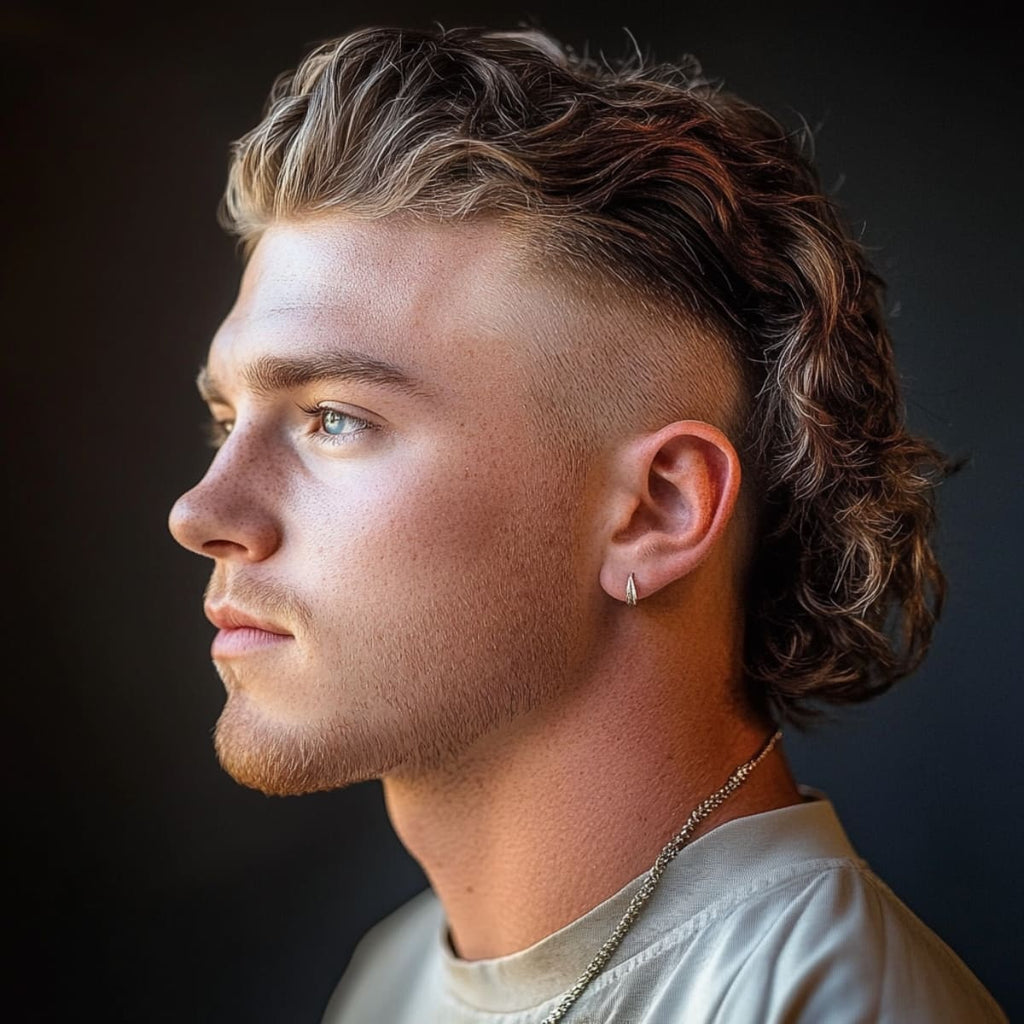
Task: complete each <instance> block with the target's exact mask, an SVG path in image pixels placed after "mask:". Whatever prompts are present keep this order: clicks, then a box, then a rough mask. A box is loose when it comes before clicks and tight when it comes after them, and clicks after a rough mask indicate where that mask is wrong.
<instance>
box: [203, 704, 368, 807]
mask: <svg viewBox="0 0 1024 1024" xmlns="http://www.w3.org/2000/svg"><path fill="white" fill-rule="evenodd" d="M213 745H214V749H215V750H216V752H217V759H218V761H220V765H221V767H222V768H223V769H224V770H225V771H226V772H227V773H228V775H230V776H231V777H232V778H233V779H234V780H235V781H236V782H238V783H240V784H241V785H243V786H247V787H248V788H249V789H256V790H259V792H261V793H265V794H266V795H267V796H300V795H302V794H303V793H319V792H323V791H324V790H330V789H342V788H344V787H345V786H350V785H353V784H354V783H356V782H363V781H365V780H366V779H371V778H378V777H379V776H380V774H381V771H379V770H377V766H375V765H374V766H371V765H370V764H368V763H366V760H365V759H358V761H357V760H356V759H353V758H352V757H351V753H350V751H346V748H347V747H351V742H349V743H345V742H344V740H343V739H342V738H341V737H340V736H339V735H338V733H337V730H334V729H331V728H330V727H329V726H327V725H325V724H323V723H318V725H316V726H304V727H301V728H300V727H297V726H295V725H293V724H283V723H281V722H277V721H274V720H271V719H268V718H267V717H266V716H264V715H262V714H261V713H260V712H259V711H258V710H257V709H256V708H255V707H254V706H253V705H252V703H251V702H249V701H247V700H245V699H244V698H241V697H240V696H239V695H238V694H234V695H232V696H231V697H229V698H228V702H227V704H226V705H225V707H224V710H223V711H222V712H221V715H220V718H219V719H218V720H217V727H216V729H215V730H214V736H213ZM346 753H349V756H348V757H346V756H345V754H346ZM359 761H362V762H363V763H362V764H360V763H358V762H359Z"/></svg>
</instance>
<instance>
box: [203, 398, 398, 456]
mask: <svg viewBox="0 0 1024 1024" xmlns="http://www.w3.org/2000/svg"><path fill="white" fill-rule="evenodd" d="M299 408H300V409H301V410H302V411H303V412H304V413H305V414H306V415H307V416H308V417H309V418H310V419H313V420H317V421H319V422H320V429H319V430H317V431H316V432H315V433H314V434H312V435H311V436H313V437H315V438H316V440H317V443H318V444H324V445H328V446H334V445H339V444H347V443H348V442H349V441H354V440H355V439H356V438H357V437H359V435H361V434H363V433H365V432H366V431H369V430H380V427H378V426H377V424H376V423H371V422H370V421H369V420H364V419H363V418H362V417H361V416H353V415H352V414H351V413H347V412H342V411H341V410H340V409H335V408H334V407H333V406H329V405H309V406H307V405H300V406H299ZM329 412H334V413H337V415H339V416H342V417H344V418H345V419H347V420H351V421H352V422H353V423H357V424H359V429H358V430H354V431H352V432H351V433H349V434H328V433H327V432H326V431H325V430H323V417H324V415H325V414H326V413H329ZM233 428H234V420H207V422H206V435H207V442H208V443H209V444H210V446H211V447H212V448H220V447H221V445H223V444H224V442H225V441H226V440H227V439H228V437H229V436H230V435H231V431H232V429H233Z"/></svg>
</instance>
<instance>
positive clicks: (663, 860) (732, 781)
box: [541, 729, 782, 1024]
mask: <svg viewBox="0 0 1024 1024" xmlns="http://www.w3.org/2000/svg"><path fill="white" fill-rule="evenodd" d="M781 738H782V730H781V729H778V730H776V732H775V733H774V734H773V735H772V737H771V738H770V739H769V740H768V742H767V743H765V745H764V746H763V747H762V748H761V750H760V752H759V753H757V754H756V755H755V756H754V757H753V758H751V759H750V760H749V761H747V762H746V763H745V764H741V765H740V766H739V767H738V768H737V769H736V770H735V771H734V772H733V773H732V775H730V776H729V778H728V779H727V780H726V783H725V785H724V786H722V788H721V789H719V790H717V791H716V792H714V793H712V794H711V796H709V797H708V798H707V799H706V800H704V801H702V802H701V803H699V804H698V805H697V806H696V807H695V808H694V809H693V810H692V811H691V812H690V817H689V818H687V819H686V824H685V825H684V826H683V827H682V828H681V829H680V830H679V831H678V832H677V833H676V834H675V835H674V836H673V837H672V838H671V839H670V840H669V841H668V842H667V843H666V844H665V846H664V848H663V849H662V851H661V853H659V854H658V859H657V860H656V861H655V862H654V865H653V866H652V867H651V869H650V871H648V872H647V877H646V878H645V879H644V882H643V884H642V885H641V886H640V888H639V889H637V891H636V892H635V893H634V894H633V898H632V899H631V900H630V901H629V906H628V907H626V912H625V913H624V914H623V915H622V920H621V921H619V923H618V924H617V925H616V926H615V931H613V932H612V933H611V935H609V936H608V939H607V940H606V942H605V944H604V945H603V946H602V947H601V948H600V949H599V950H598V951H597V955H596V956H595V957H594V959H593V960H591V961H590V964H589V965H588V966H587V969H586V970H585V971H584V972H583V973H582V974H581V975H580V976H579V980H578V981H577V982H576V984H575V985H573V987H572V988H571V989H569V991H568V992H567V993H566V994H565V998H564V999H563V1000H562V1001H561V1002H560V1003H559V1004H558V1006H557V1007H555V1009H554V1010H552V1011H551V1013H549V1014H548V1016H546V1017H545V1018H544V1020H543V1021H542V1022H541V1024H555V1022H556V1021H560V1020H561V1019H562V1018H563V1017H564V1016H565V1015H566V1013H567V1012H568V1011H569V1008H570V1007H571V1006H572V1004H573V1003H575V1002H576V1000H577V999H579V997H580V995H581V994H582V992H583V990H584V989H585V988H586V987H587V986H588V985H589V984H590V983H591V982H592V981H593V980H594V979H595V978H596V977H597V976H598V975H599V974H600V973H601V971H602V970H603V969H604V966H605V964H607V963H608V961H609V960H610V959H611V956H612V954H613V953H614V952H615V950H616V949H618V948H619V943H621V942H622V940H623V939H624V938H625V936H626V932H628V931H629V929H630V928H631V927H632V925H633V922H634V921H635V920H636V919H637V918H638V917H639V916H640V911H641V910H642V909H643V907H644V904H646V903H647V901H648V900H649V899H650V898H651V894H652V893H653V892H654V890H655V887H656V886H657V884H658V882H659V881H660V880H661V876H662V875H663V874H664V873H665V868H667V867H668V866H669V864H670V863H671V862H672V860H673V858H674V857H675V855H676V854H677V853H679V851H680V850H681V849H682V848H683V847H684V846H686V844H687V843H688V842H689V841H690V837H691V836H692V835H693V832H694V829H695V828H696V827H697V826H698V825H699V824H700V823H701V822H702V821H703V820H704V819H705V818H706V817H707V816H708V815H709V814H710V813H711V812H712V811H713V810H715V809H716V808H718V807H721V806H722V804H724V803H725V801H726V800H728V799H729V797H730V796H732V794H733V793H735V792H736V790H737V789H739V788H740V786H742V785H743V783H744V782H746V780H747V776H748V775H749V774H750V773H751V772H752V771H753V770H754V769H755V768H756V767H757V766H758V765H759V764H760V763H761V761H762V760H764V758H765V757H767V756H768V754H770V753H771V751H772V748H773V747H774V746H775V744H776V743H778V742H779V740H780V739H781Z"/></svg>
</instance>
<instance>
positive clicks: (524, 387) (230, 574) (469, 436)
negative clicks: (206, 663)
mask: <svg viewBox="0 0 1024 1024" xmlns="http://www.w3.org/2000/svg"><path fill="white" fill-rule="evenodd" d="M511 265H512V264H511V261H510V259H509V256H508V251H507V250H506V248H505V243H504V241H503V236H502V233H501V231H500V229H499V227H498V226H497V225H496V224H488V223H475V224H466V225H460V226H425V225H413V224H409V223H395V222H391V221H376V222H365V221H363V222H360V221H355V220H351V219H347V218H343V217H338V216H332V217H322V218H317V219H312V220H304V221H302V222H301V223H300V222H294V223H282V224H278V225H276V226H274V227H272V228H270V229H269V230H268V231H267V232H266V233H265V235H264V236H263V237H262V238H261V240H260V242H259V244H258V246H257V248H256V250H255V252H254V254H253V257H252V259H251V261H250V263H249V265H248V267H247V269H246V272H245V275H244V277H243V280H242V284H241V288H240V291H239V295H238V299H237V302H236V303H235V306H234V308H233V309H232V310H231V312H230V313H229V315H228V317H227V319H226V320H225V321H224V323H223V324H222V325H221V327H220V329H219V330H218V332H217V334H216V336H215V338H214V340H213V343H212V345H211V347H210V353H209V360H208V364H207V370H206V373H205V375H204V381H203V385H202V386H203V388H204V390H205V391H206V397H207V398H208V400H209V403H210V408H211V412H212V414H213V417H214V419H215V420H217V421H220V422H221V423H222V424H223V428H224V429H223V431H222V433H223V440H222V444H221V446H220V448H219V450H218V451H217V454H216V456H215V457H214V459H213V462H212V464H211V466H210V469H209V471H208V472H207V474H206V476H205V477H204V478H203V479H202V481H200V483H199V484H197V485H196V486H195V487H194V488H193V489H192V490H191V491H189V492H188V493H187V494H185V495H183V496H182V497H181V498H180V499H179V500H178V502H177V503H176V504H175V506H174V509H173V510H172V513H171V530H172V533H173V534H174V536H175V537H176V538H177V540H178V541H179V542H180V543H182V544H183V545H185V546H186V547H188V548H190V549H192V550H193V551H196V552H198V553H200V554H203V555H206V556H209V557H210V558H212V559H213V560H214V569H213V575H212V578H211V582H210V587H209V591H208V595H207V605H206V607H207V614H208V615H209V616H210V617H211V618H212V619H213V620H214V621H215V622H216V624H218V625H219V626H222V627H224V628H222V629H221V632H220V633H219V634H218V636H217V638H216V639H215V641H214V648H213V657H214V662H215V664H216V666H217V668H218V671H219V672H220V675H221V677H222V679H223V681H224V685H225V688H226V691H227V700H226V704H225V707H224V711H223V713H222V715H221V717H220V720H219V721H218V723H217V731H216V745H217V750H218V754H219V756H220V758H221V762H222V764H223V765H224V767H225V768H226V769H227V770H228V771H229V772H230V773H231V774H232V775H234V776H235V777H236V778H237V779H238V780H239V781H240V782H243V783H245V784H247V785H251V786H255V787H257V788H259V789H263V790H265V791H267V792H277V793H295V792H303V791H310V790H315V789H325V788H331V787H335V786H341V785H345V784H347V783H350V782H354V781H357V780H359V779H365V778H371V777H381V776H383V775H385V774H388V773H391V772H402V773H417V772H422V771H428V770H432V769H436V768H440V767H442V766H446V765H449V764H451V763H453V762H454V760H455V759H456V758H458V757H459V756H460V755H461V754H463V753H465V752H466V751H467V750H468V749H469V748H470V747H471V746H472V745H473V744H474V742H476V741H478V740H481V737H483V736H484V735H485V734H486V733H487V732H489V731H491V730H493V729H495V728H497V727H500V726H501V725H502V724H503V723H505V722H507V721H510V720H511V719H513V718H515V717H517V716H519V715H521V714H522V713H523V712H525V711H527V710H530V709H541V710H540V711H539V712H538V713H543V710H542V709H543V707H544V706H545V704H546V703H547V702H549V701H550V700H551V698H553V697H554V696H556V695H557V694H559V693H564V692H567V690H568V689H569V688H571V687H572V686H573V684H574V681H575V680H577V679H578V678H579V676H578V675H576V676H574V673H579V672H580V670H581V669H582V666H583V663H584V662H585V660H586V656H587V652H586V647H587V639H588V635H589V633H590V632H591V631H592V628H593V622H594V619H595V616H596V615H597V614H598V609H599V607H600V605H599V596H598V586H597V575H598V568H599V566H598V565H597V564H595V563H594V562H593V557H594V556H593V553H592V552H590V551H588V549H587V545H586V544H585V543H581V542H580V538H581V536H582V535H583V534H584V533H585V530H584V529H583V527H582V524H583V522H584V520H585V517H586V503H585V501H582V500H581V498H582V493H581V492H582V489H583V488H582V485H581V483H580V482H579V481H577V480H574V479H572V476H573V474H569V473H567V472H566V469H565V465H564V462H563V460H562V459H561V458H560V456H559V450H560V449H559V443H560V439H559V438H551V437H547V436H545V435H544V432H543V430H538V426H537V422H536V418H532V419H531V412H532V411H534V410H533V409H532V407H531V404H530V401H531V400H530V398H529V397H528V396H529V395H530V393H531V373H532V372H533V371H532V370H531V361H530V358H529V356H528V354H527V347H526V345H524V344H523V341H522V339H517V338H516V337H514V336H510V335H511V333H512V332H510V330H509V329H508V328H504V327H503V326H502V325H503V324H508V323H522V322H523V319H524V316H525V317H526V319H527V320H532V321H533V324H532V329H533V330H534V331H535V332H536V336H538V337H542V336H543V331H544V322H545V318H548V319H553V317H554V311H553V310H552V309H549V308H546V307H545V305H544V303H543V302H542V301H540V300H539V299H538V293H537V291H536V289H535V290H534V291H533V292H532V293H531V294H532V297H531V298H529V299H526V298H525V297H524V292H523V291H522V289H521V287H520V284H519V283H517V280H516V277H515V274H514V272H513V270H512V269H511ZM524 302H528V303H532V308H530V309H528V310H527V312H526V313H525V314H524V312H523V309H522V304H523V303H524ZM513 312H514V314H515V315H508V314H510V313H513ZM534 393H535V385H534ZM253 626H255V627H257V628H252V627H253ZM482 742H486V741H482Z"/></svg>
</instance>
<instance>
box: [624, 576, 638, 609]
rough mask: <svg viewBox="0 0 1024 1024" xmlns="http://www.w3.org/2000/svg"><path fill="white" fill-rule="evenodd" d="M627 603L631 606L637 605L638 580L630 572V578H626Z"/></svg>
mask: <svg viewBox="0 0 1024 1024" xmlns="http://www.w3.org/2000/svg"><path fill="white" fill-rule="evenodd" d="M626 604H627V605H628V606H629V607H630V608H635V607H636V580H635V579H634V578H633V574H632V573H630V574H629V579H627V580H626Z"/></svg>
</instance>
